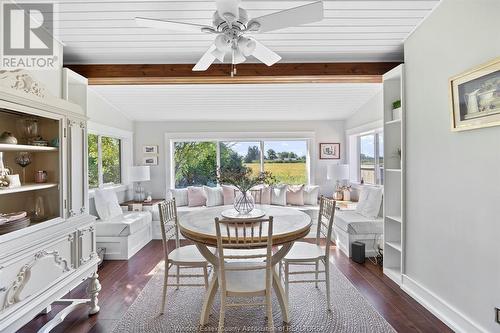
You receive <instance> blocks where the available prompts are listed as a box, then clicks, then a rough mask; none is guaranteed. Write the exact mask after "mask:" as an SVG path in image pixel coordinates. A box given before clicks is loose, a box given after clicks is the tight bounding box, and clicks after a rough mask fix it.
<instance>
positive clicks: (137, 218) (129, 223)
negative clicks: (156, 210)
mask: <svg viewBox="0 0 500 333" xmlns="http://www.w3.org/2000/svg"><path fill="white" fill-rule="evenodd" d="M151 219H152V217H151V213H150V212H126V213H124V214H122V215H119V216H115V217H113V218H111V219H108V220H98V221H97V223H96V224H95V226H96V234H97V236H98V237H121V236H129V235H132V234H134V233H136V232H138V231H139V230H141V229H142V228H144V227H146V226H148V225H151Z"/></svg>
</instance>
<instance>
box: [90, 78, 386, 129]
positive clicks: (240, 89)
mask: <svg viewBox="0 0 500 333" xmlns="http://www.w3.org/2000/svg"><path fill="white" fill-rule="evenodd" d="M91 89H93V90H94V91H95V92H96V93H97V94H98V95H100V96H101V97H103V98H104V99H106V100H107V101H108V102H109V103H110V104H112V105H113V106H115V107H116V108H117V109H118V110H119V111H120V112H122V113H123V114H124V115H125V116H126V117H127V118H129V119H131V120H137V121H160V120H163V121H190V120H193V121H194V120H198V121H251V120H254V121H255V120H259V121H271V120H276V121H283V120H341V119H346V118H348V117H349V116H350V115H352V114H353V113H354V112H355V111H356V110H358V109H359V108H360V107H361V106H362V105H363V104H365V103H366V102H368V101H369V100H370V98H372V97H373V96H374V95H375V94H377V93H378V92H380V91H381V89H382V87H381V84H378V83H364V84H354V83H350V84H347V83H320V84H311V83H308V84H211V85H203V84H200V85H121V86H112V85H106V86H91Z"/></svg>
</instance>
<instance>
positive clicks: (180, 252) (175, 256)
mask: <svg viewBox="0 0 500 333" xmlns="http://www.w3.org/2000/svg"><path fill="white" fill-rule="evenodd" d="M168 259H169V260H171V261H175V262H185V263H204V262H206V261H207V260H206V259H205V258H204V257H203V256H202V255H201V253H200V251H198V248H197V247H196V246H195V245H187V246H181V247H179V248H176V249H174V250H172V251H171V252H170V253H169V254H168Z"/></svg>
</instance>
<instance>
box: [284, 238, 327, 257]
mask: <svg viewBox="0 0 500 333" xmlns="http://www.w3.org/2000/svg"><path fill="white" fill-rule="evenodd" d="M322 256H325V250H324V249H322V248H321V246H318V245H316V244H311V243H306V242H295V243H294V244H293V246H292V249H291V250H290V251H289V252H288V253H287V255H286V256H285V260H314V259H317V258H320V257H322Z"/></svg>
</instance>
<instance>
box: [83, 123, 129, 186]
mask: <svg viewBox="0 0 500 333" xmlns="http://www.w3.org/2000/svg"><path fill="white" fill-rule="evenodd" d="M88 135H96V136H97V179H98V185H97V187H90V184H87V187H88V188H89V189H90V190H92V189H95V188H100V187H111V186H119V185H123V184H124V181H123V172H124V167H123V139H122V138H120V137H117V136H111V135H107V134H97V133H92V132H91V131H89V132H88V133H87V137H88ZM102 137H107V138H111V139H115V140H118V141H119V146H120V150H119V154H120V182H119V183H112V182H111V183H104V173H103V170H102ZM87 139H88V138H87Z"/></svg>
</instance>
